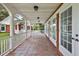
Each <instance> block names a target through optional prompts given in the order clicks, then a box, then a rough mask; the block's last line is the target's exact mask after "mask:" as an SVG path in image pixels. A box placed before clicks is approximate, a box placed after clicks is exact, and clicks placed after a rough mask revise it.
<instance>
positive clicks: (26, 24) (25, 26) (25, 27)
mask: <svg viewBox="0 0 79 59" xmlns="http://www.w3.org/2000/svg"><path fill="white" fill-rule="evenodd" d="M25 33H26V34H25V38H27V20H26V19H25Z"/></svg>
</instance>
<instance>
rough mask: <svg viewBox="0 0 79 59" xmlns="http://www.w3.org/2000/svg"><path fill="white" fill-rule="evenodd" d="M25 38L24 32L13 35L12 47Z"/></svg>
mask: <svg viewBox="0 0 79 59" xmlns="http://www.w3.org/2000/svg"><path fill="white" fill-rule="evenodd" d="M25 39H26V33H25V32H24V33H19V34H15V35H14V39H13V40H12V48H14V47H15V46H17V45H18V44H19V43H20V42H22V41H23V40H25Z"/></svg>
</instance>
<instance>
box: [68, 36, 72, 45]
mask: <svg viewBox="0 0 79 59" xmlns="http://www.w3.org/2000/svg"><path fill="white" fill-rule="evenodd" d="M68 42H70V43H72V35H68Z"/></svg>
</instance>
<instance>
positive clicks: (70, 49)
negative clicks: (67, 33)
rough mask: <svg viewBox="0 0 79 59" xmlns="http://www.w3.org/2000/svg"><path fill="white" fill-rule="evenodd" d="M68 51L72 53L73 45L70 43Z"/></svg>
mask: <svg viewBox="0 0 79 59" xmlns="http://www.w3.org/2000/svg"><path fill="white" fill-rule="evenodd" d="M68 50H69V51H70V52H72V44H70V43H68Z"/></svg>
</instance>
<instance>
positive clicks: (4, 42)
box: [0, 32, 26, 55]
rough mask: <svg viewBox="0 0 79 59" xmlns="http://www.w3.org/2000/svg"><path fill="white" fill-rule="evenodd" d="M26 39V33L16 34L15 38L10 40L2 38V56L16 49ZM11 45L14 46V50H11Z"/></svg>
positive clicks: (0, 48)
mask: <svg viewBox="0 0 79 59" xmlns="http://www.w3.org/2000/svg"><path fill="white" fill-rule="evenodd" d="M10 38H13V39H12V43H11V42H10ZM25 39H26V33H25V32H24V33H19V34H15V35H14V36H13V37H8V38H5V39H3V38H0V55H3V54H5V53H6V52H7V51H9V50H10V49H13V48H15V47H16V46H17V45H19V44H20V43H21V42H22V41H23V40H25ZM10 45H12V48H10Z"/></svg>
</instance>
